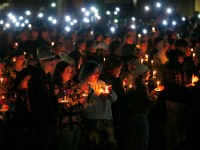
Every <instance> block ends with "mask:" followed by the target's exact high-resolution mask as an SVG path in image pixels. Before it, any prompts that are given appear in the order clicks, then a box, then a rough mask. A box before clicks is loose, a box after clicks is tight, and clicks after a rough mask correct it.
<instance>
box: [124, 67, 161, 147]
mask: <svg viewBox="0 0 200 150" xmlns="http://www.w3.org/2000/svg"><path fill="white" fill-rule="evenodd" d="M136 73H137V76H136V79H135V92H134V93H133V92H129V93H128V94H127V98H129V105H128V106H129V115H128V122H129V123H128V124H129V134H128V136H129V138H128V149H134V150H141V149H143V150H147V149H148V138H149V124H148V119H147V116H148V113H149V111H150V107H151V106H152V105H153V104H154V103H155V102H156V100H157V98H158V92H155V91H154V90H153V91H152V92H150V91H149V89H148V86H147V85H146V81H148V79H149V76H150V70H149V68H148V67H147V66H146V65H144V64H140V65H139V66H138V67H137V68H136ZM133 94H134V96H133Z"/></svg>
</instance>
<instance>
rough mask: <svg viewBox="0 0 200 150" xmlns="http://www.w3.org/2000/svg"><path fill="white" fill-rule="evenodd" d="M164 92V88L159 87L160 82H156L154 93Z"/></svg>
mask: <svg viewBox="0 0 200 150" xmlns="http://www.w3.org/2000/svg"><path fill="white" fill-rule="evenodd" d="M163 90H164V86H161V85H160V81H157V87H156V88H155V91H163Z"/></svg>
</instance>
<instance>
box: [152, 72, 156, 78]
mask: <svg viewBox="0 0 200 150" xmlns="http://www.w3.org/2000/svg"><path fill="white" fill-rule="evenodd" d="M155 74H156V70H154V71H153V79H155V78H156V76H155Z"/></svg>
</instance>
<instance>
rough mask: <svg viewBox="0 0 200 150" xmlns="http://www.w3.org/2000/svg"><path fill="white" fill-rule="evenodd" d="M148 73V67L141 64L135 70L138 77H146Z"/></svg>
mask: <svg viewBox="0 0 200 150" xmlns="http://www.w3.org/2000/svg"><path fill="white" fill-rule="evenodd" d="M147 71H149V68H148V67H147V66H146V65H144V64H139V65H138V66H137V68H136V70H135V74H136V77H139V76H141V75H144V74H145V73H146V72H147Z"/></svg>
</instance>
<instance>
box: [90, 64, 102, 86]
mask: <svg viewBox="0 0 200 150" xmlns="http://www.w3.org/2000/svg"><path fill="white" fill-rule="evenodd" d="M100 72H101V71H100V69H99V68H96V69H95V70H94V73H93V74H91V75H89V77H88V79H87V81H88V82H92V83H96V82H97V80H98V78H99V75H100Z"/></svg>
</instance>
